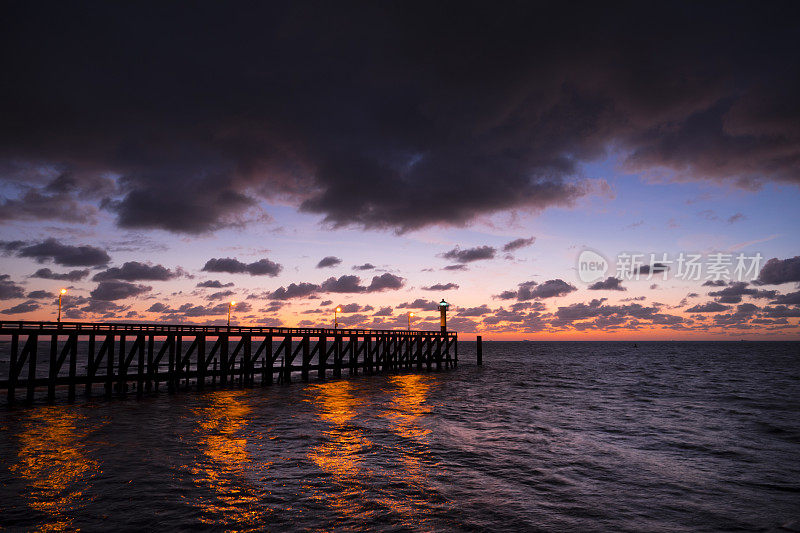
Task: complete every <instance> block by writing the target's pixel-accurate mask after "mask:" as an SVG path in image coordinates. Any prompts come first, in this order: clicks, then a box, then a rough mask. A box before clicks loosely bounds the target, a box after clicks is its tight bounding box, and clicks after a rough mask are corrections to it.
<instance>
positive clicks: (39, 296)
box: [27, 290, 55, 300]
mask: <svg viewBox="0 0 800 533" xmlns="http://www.w3.org/2000/svg"><path fill="white" fill-rule="evenodd" d="M27 297H28V298H33V299H34V300H49V299H50V298H54V297H55V295H54V294H53V293H52V292H48V291H41V290H40V291H31V292H29V293H28V296H27Z"/></svg>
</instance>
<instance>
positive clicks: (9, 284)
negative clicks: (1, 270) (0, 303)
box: [0, 274, 25, 300]
mask: <svg viewBox="0 0 800 533" xmlns="http://www.w3.org/2000/svg"><path fill="white" fill-rule="evenodd" d="M23 296H25V291H24V290H22V287H20V286H19V285H17V284H16V283H14V282H13V281H11V279H10V276H9V275H8V274H0V300H11V299H13V298H22V297H23Z"/></svg>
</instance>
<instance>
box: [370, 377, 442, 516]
mask: <svg viewBox="0 0 800 533" xmlns="http://www.w3.org/2000/svg"><path fill="white" fill-rule="evenodd" d="M389 382H390V383H391V384H392V385H394V386H395V387H396V388H395V394H394V397H393V398H392V401H391V402H390V403H389V405H388V406H387V408H386V409H385V410H384V411H383V413H382V416H383V417H385V418H386V419H388V420H389V421H390V422H391V423H392V430H393V431H394V433H395V434H397V435H399V436H400V437H401V438H403V440H404V444H403V445H402V446H401V448H400V450H399V453H398V457H397V458H398V460H399V461H400V463H401V464H402V469H401V470H402V473H403V482H404V483H405V485H406V487H408V488H409V489H411V490H412V492H413V493H416V494H426V493H428V492H429V488H430V487H429V486H428V483H427V480H428V469H429V468H430V465H426V464H424V463H423V460H422V458H424V456H425V454H426V453H427V451H428V440H427V436H428V434H429V433H430V430H429V429H428V428H426V427H424V426H422V425H421V423H420V419H421V418H422V417H424V416H425V415H427V414H428V413H430V412H431V408H430V407H429V406H428V405H427V400H428V391H429V389H430V384H429V383H430V380H429V378H428V377H427V376H422V375H419V374H403V375H397V376H392V377H391V378H390V379H389ZM420 503H422V502H418V501H414V499H413V498H404V499H397V500H396V501H393V502H391V507H392V509H393V510H394V511H395V512H396V513H398V514H400V515H401V516H405V517H406V519H407V520H408V521H409V522H410V523H414V524H417V523H419V520H421V519H422V517H421V516H420V514H421V513H422V514H424V511H421V510H420V508H419V507H420ZM423 506H424V504H423Z"/></svg>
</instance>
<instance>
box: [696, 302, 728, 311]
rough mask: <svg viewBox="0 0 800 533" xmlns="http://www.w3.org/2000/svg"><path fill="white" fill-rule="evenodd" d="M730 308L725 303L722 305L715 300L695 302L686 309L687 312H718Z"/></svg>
mask: <svg viewBox="0 0 800 533" xmlns="http://www.w3.org/2000/svg"><path fill="white" fill-rule="evenodd" d="M728 309H730V307H729V306H727V305H722V304H720V303H717V302H706V303H704V304H697V305H695V306H694V307H690V308H689V309H687V310H686V312H687V313H718V312H720V311H727V310H728Z"/></svg>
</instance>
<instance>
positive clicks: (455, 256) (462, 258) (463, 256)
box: [441, 246, 497, 263]
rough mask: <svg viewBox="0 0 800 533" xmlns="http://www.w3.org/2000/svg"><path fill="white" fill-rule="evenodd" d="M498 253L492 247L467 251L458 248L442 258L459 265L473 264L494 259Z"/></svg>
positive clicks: (444, 254) (446, 253)
mask: <svg viewBox="0 0 800 533" xmlns="http://www.w3.org/2000/svg"><path fill="white" fill-rule="evenodd" d="M496 252H497V250H495V249H494V248H493V247H491V246H476V247H475V248H467V249H465V250H462V249H460V248H459V247H458V246H456V247H455V248H453V249H452V250H450V251H448V252H445V253H443V254H442V255H441V256H442V257H444V258H445V259H450V260H452V261H455V262H457V263H471V262H473V261H480V260H482V259H494V254H495V253H496Z"/></svg>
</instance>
